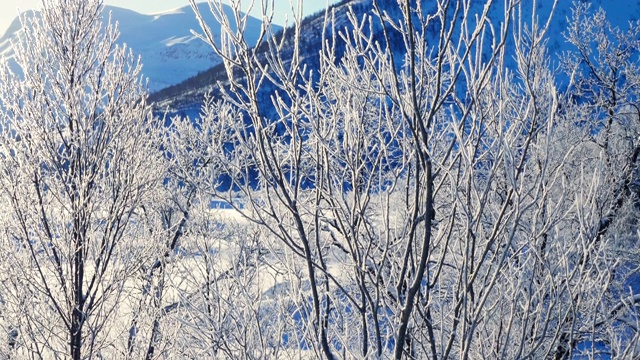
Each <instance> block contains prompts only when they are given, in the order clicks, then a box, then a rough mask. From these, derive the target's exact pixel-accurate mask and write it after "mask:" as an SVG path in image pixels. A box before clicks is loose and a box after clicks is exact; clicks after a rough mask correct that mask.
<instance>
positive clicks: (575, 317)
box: [172, 0, 640, 359]
mask: <svg viewBox="0 0 640 360" xmlns="http://www.w3.org/2000/svg"><path fill="white" fill-rule="evenodd" d="M361 3H363V4H365V6H364V7H366V8H368V9H369V10H368V11H366V12H365V14H366V16H365V17H363V18H360V17H359V16H356V15H355V14H356V13H355V12H351V13H350V15H348V16H344V17H340V16H339V15H338V14H331V13H327V14H326V15H327V16H326V22H325V27H324V28H323V30H324V33H323V36H325V41H324V42H323V48H322V49H318V51H319V54H320V60H319V65H318V67H311V66H309V67H307V66H306V65H307V63H306V61H308V59H307V58H305V55H308V54H304V53H302V51H301V50H302V49H301V45H300V44H301V43H302V42H304V39H303V38H304V37H306V36H310V34H308V33H305V32H304V29H303V27H302V22H301V21H300V19H299V18H296V19H294V25H293V27H292V28H290V29H289V30H288V32H287V33H286V34H285V35H284V36H283V37H281V38H278V37H270V35H271V34H270V27H269V23H268V22H269V16H268V12H266V13H265V16H264V19H265V24H264V27H263V31H264V35H265V37H264V38H265V39H266V44H263V45H262V46H261V47H259V48H256V47H254V45H256V44H249V43H247V42H246V41H245V38H244V37H243V28H242V24H243V23H244V21H243V16H244V15H243V14H242V12H241V8H240V5H239V2H236V3H235V13H234V14H233V15H231V16H229V15H228V14H225V12H224V11H223V7H222V4H221V2H218V1H210V5H211V10H212V11H213V12H214V14H215V15H216V16H217V18H218V19H219V20H220V22H221V23H222V24H223V28H224V31H223V32H222V35H221V38H220V39H217V38H216V36H215V35H214V34H213V33H212V32H211V31H210V30H209V28H208V27H207V26H206V24H205V23H204V22H202V25H203V38H204V39H205V40H207V41H208V42H209V43H210V44H211V46H212V47H213V48H214V49H215V50H216V51H217V52H218V53H219V54H220V55H221V56H222V58H223V60H224V65H225V68H226V72H227V75H228V78H229V82H228V85H227V84H221V86H223V88H224V90H223V94H222V96H221V98H220V99H212V100H210V101H207V102H206V103H205V106H204V107H203V112H202V116H201V119H198V120H196V121H195V124H196V126H195V127H194V126H193V124H192V120H186V119H185V120H183V121H180V120H178V119H174V126H175V129H176V131H175V133H174V134H173V140H172V141H173V144H178V145H176V146H178V147H179V144H182V147H183V151H182V152H181V151H179V150H176V151H174V152H173V153H174V154H176V158H177V159H176V160H179V163H178V162H177V163H176V164H177V167H179V168H182V169H183V171H182V173H181V174H182V175H181V176H182V179H183V181H184V182H185V183H189V184H191V185H192V186H193V187H194V188H195V189H197V192H198V193H199V194H200V195H199V196H202V199H205V201H207V200H206V199H208V198H207V196H211V197H213V198H214V199H216V200H218V201H223V202H225V203H226V204H228V205H229V206H231V207H233V208H234V209H235V211H237V212H239V213H241V214H242V215H243V216H244V217H245V218H246V219H248V220H250V221H252V222H253V223H255V224H257V225H258V226H259V227H260V228H262V229H263V230H264V233H265V234H269V236H264V237H263V238H262V239H260V244H259V246H257V248H258V249H262V250H263V251H264V254H263V256H262V257H261V261H258V264H257V265H256V263H255V262H254V263H252V264H254V265H252V266H258V267H260V268H261V269H262V271H263V274H269V275H268V276H271V277H272V278H273V279H274V282H275V283H276V285H275V286H274V288H273V289H272V290H270V291H268V292H263V293H262V294H263V297H256V299H259V300H261V301H264V303H263V304H265V305H264V307H260V306H257V307H255V306H254V307H253V308H252V309H254V311H255V312H256V313H257V314H262V317H260V318H261V319H262V322H261V323H262V324H264V323H268V322H269V321H276V320H278V321H280V322H278V324H280V326H285V327H288V328H287V329H286V331H284V333H285V334H286V336H282V337H281V340H282V341H281V342H280V343H278V346H283V347H284V348H285V350H286V351H287V353H289V354H290V353H291V352H293V353H295V352H304V351H310V352H313V353H314V354H315V356H318V357H323V358H328V359H334V358H338V357H346V358H364V357H374V356H390V357H393V358H395V359H401V358H433V359H439V358H445V359H447V358H452V357H458V358H465V359H466V358H509V359H520V358H535V359H538V358H555V359H568V358H571V357H572V356H574V355H579V354H584V355H587V356H596V355H597V354H599V353H601V352H608V353H610V354H612V355H613V356H615V357H622V358H631V357H634V356H638V353H639V352H640V343H639V340H640V338H639V336H638V331H637V323H638V320H639V318H638V303H639V302H640V298H639V297H638V296H637V295H636V294H634V293H633V287H630V285H631V284H633V280H632V279H633V277H636V278H637V269H638V251H637V248H638V243H637V214H638V213H637V211H638V210H637V206H638V203H637V195H636V193H637V185H635V184H636V181H635V179H636V177H637V165H638V164H637V160H638V154H639V153H640V150H639V149H640V143H639V142H638V141H640V140H639V139H640V137H639V136H640V127H639V126H638V122H639V117H638V112H637V111H635V110H634V109H636V108H637V99H638V88H637V86H636V85H635V84H636V81H637V75H636V72H637V71H636V68H637V61H638V60H637V54H638V49H637V40H636V39H637V31H638V26H637V25H634V26H633V27H632V29H631V30H630V31H629V32H628V33H623V32H621V31H619V30H615V29H611V28H610V27H607V25H606V21H605V20H604V17H603V15H602V14H601V13H598V14H597V15H596V16H595V17H594V18H593V19H590V20H585V16H586V15H585V14H586V12H585V11H584V8H583V7H582V5H578V10H577V11H576V14H577V15H576V18H575V19H573V24H574V25H573V27H571V28H570V29H569V31H568V33H567V37H568V40H569V41H570V42H572V43H574V44H575V45H576V46H577V48H578V49H577V52H576V55H575V56H568V57H567V58H566V59H565V61H564V69H568V70H569V75H570V76H569V79H570V82H571V83H570V84H568V87H567V84H564V85H562V84H561V83H560V81H558V79H559V78H560V77H559V75H560V74H559V73H558V72H556V71H555V70H554V69H553V66H552V65H551V60H550V55H549V54H548V53H547V50H546V48H545V36H546V31H547V27H546V26H545V25H538V24H537V23H535V22H533V23H532V22H531V21H536V19H537V16H535V9H536V8H537V7H536V4H530V5H527V4H524V3H522V4H521V2H519V1H505V2H503V1H500V2H496V1H491V0H488V1H485V2H483V4H484V6H476V3H477V2H476V1H471V0H439V1H413V0H403V1H397V2H396V1H376V0H374V1H371V2H361ZM192 5H193V7H194V9H196V6H195V3H194V2H193V1H192ZM357 5H358V6H359V3H358V4H357ZM525 6H531V8H532V9H533V14H534V16H532V17H527V18H525V16H524V15H523V14H524V13H526V12H524V11H522V8H523V7H525ZM473 9H478V10H479V11H477V12H475V13H474V12H473V11H472V10H473ZM490 12H492V13H493V14H496V13H499V14H503V16H501V17H499V18H496V17H495V15H494V16H492V17H491V18H489V15H488V14H489V13H490ZM231 24H239V25H238V28H237V29H236V28H235V26H231ZM542 24H545V21H542ZM585 24H591V25H588V26H586V25H585ZM345 25H346V26H345ZM581 31H586V32H587V33H586V34H582V33H581ZM594 34H595V35H597V36H592V35H594ZM608 34H612V36H607V35H608ZM631 38H633V39H634V40H632V39H631ZM591 40H593V41H595V43H592V42H590V41H591ZM615 44H619V45H615ZM259 49H267V50H266V51H263V50H259ZM594 50H597V53H596V52H594ZM309 61H311V60H309ZM560 86H564V88H566V90H562V91H560V90H558V87H560ZM189 128H191V129H192V131H188V130H187V129H189ZM209 201H210V200H209ZM198 229H202V227H198ZM274 263H277V264H280V266H273V264H274ZM264 276H267V275H264ZM635 281H636V282H637V279H636V280H635ZM276 290H280V291H284V293H286V294H288V296H289V302H288V303H284V302H280V304H281V305H280V307H278V309H279V310H278V311H274V310H273V308H272V307H271V306H273V304H274V303H276V302H275V301H274V300H275V299H280V297H279V295H278V296H275V295H274V294H281V293H282V292H279V291H276ZM204 301H205V302H206V301H207V300H206V299H204ZM218 304H219V303H218ZM267 304H268V305H267ZM206 308H207V307H206V306H202V307H201V308H200V309H206ZM267 308H269V309H270V311H271V312H269V311H266V309H267ZM193 311H198V310H197V309H195V308H194V309H193ZM199 314H200V315H199V318H204V317H206V318H207V319H209V320H210V321H211V323H208V324H207V326H214V327H215V326H220V323H216V321H222V320H220V319H216V318H215V317H211V316H208V315H207V314H206V313H203V312H202V311H200V312H199ZM283 314H285V315H283ZM286 314H289V315H288V316H289V317H288V318H289V319H294V321H291V322H288V323H287V322H286V321H282V320H283V318H284V319H287V316H286ZM271 316H273V317H271ZM190 326H194V327H198V326H200V325H198V324H194V323H190ZM244 331H245V332H247V333H251V331H250V330H248V329H246V328H245V329H244ZM253 334H254V335H256V334H262V332H261V328H260V327H254V330H253ZM247 339H249V340H251V339H260V337H259V336H252V337H247V338H245V340H247ZM249 340H247V341H249ZM245 345H246V346H253V347H254V348H262V349H264V350H265V352H263V353H267V352H266V349H265V347H271V349H273V346H274V345H273V344H271V343H269V342H259V341H257V340H256V341H254V342H252V343H250V344H245ZM231 353H232V352H231ZM240 354H242V353H241V352H237V353H236V355H237V356H240ZM230 356H231V355H230Z"/></svg>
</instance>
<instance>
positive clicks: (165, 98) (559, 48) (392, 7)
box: [151, 0, 640, 116]
mask: <svg viewBox="0 0 640 360" xmlns="http://www.w3.org/2000/svg"><path fill="white" fill-rule="evenodd" d="M583 1H587V2H589V3H591V11H592V12H595V11H596V10H597V9H599V8H600V7H602V8H603V9H604V10H605V11H606V13H607V19H608V20H609V21H610V22H611V23H612V25H614V26H617V27H619V28H620V29H623V30H625V29H627V28H628V27H629V21H636V20H638V19H640V0H633V1H628V2H625V6H620V5H621V3H620V2H619V1H613V0H591V1H588V0H583ZM434 3H435V2H433V1H426V0H423V4H424V5H423V6H424V9H425V10H426V11H427V12H428V11H430V10H435V9H432V8H434V6H435V5H434ZM485 3H486V1H481V0H477V1H473V2H472V7H471V9H470V10H469V13H470V14H472V15H470V17H469V18H470V19H474V18H475V15H480V14H482V11H483V9H484V4H485ZM552 4H553V1H551V0H549V1H538V3H537V7H536V8H535V13H534V9H532V7H531V2H530V1H524V2H523V3H522V5H521V6H520V7H518V9H517V11H516V13H517V14H519V15H520V16H522V18H523V20H524V22H525V23H527V24H530V23H531V21H532V19H533V18H537V19H538V22H539V23H540V25H544V22H545V21H546V19H547V17H548V15H549V14H550V12H551V6H552ZM379 5H380V6H381V7H382V8H383V9H382V10H383V11H387V13H388V14H389V16H391V17H392V18H399V17H400V16H401V14H400V12H399V10H398V6H397V3H396V1H379ZM350 8H351V9H352V10H353V12H354V14H355V16H356V18H360V19H362V18H363V17H364V16H365V14H367V13H369V12H371V9H372V0H344V1H341V2H339V3H337V4H335V5H333V6H331V7H330V11H331V12H332V14H333V19H334V20H333V21H334V23H333V24H332V25H331V26H327V28H326V29H327V37H328V38H330V36H331V29H332V28H333V29H336V31H339V32H345V27H346V28H347V30H346V31H348V28H349V27H350V26H351V25H350V22H349V20H348V16H347V13H348V11H349V9H350ZM572 8H573V2H572V1H569V0H567V1H565V0H561V1H559V2H558V4H557V7H556V9H555V12H554V16H553V18H552V20H551V22H550V26H549V31H548V32H547V47H548V50H549V53H550V54H551V60H552V61H553V62H554V63H557V60H558V55H559V54H561V53H562V52H566V51H568V50H574V49H573V48H572V45H571V44H569V43H567V42H566V41H565V37H564V35H563V33H564V32H565V31H566V29H567V25H568V23H569V22H568V19H570V18H571V15H572ZM205 13H207V11H205V12H204V13H203V14H205ZM503 14H504V2H503V1H494V2H493V5H492V7H491V8H490V10H489V13H488V17H489V19H490V20H491V21H492V24H493V26H494V28H495V29H496V31H499V29H500V25H501V24H502V22H501V20H500V19H502V18H503V17H504V15H503ZM324 18H325V13H324V11H321V12H318V13H316V14H314V15H311V16H308V17H307V18H305V19H304V21H303V23H302V31H301V33H302V34H304V36H302V37H301V39H300V44H301V49H302V50H301V51H302V54H301V56H302V58H303V59H304V62H305V64H306V65H307V70H308V71H309V70H311V69H317V66H318V64H319V60H318V53H319V51H320V49H321V41H322V39H321V34H322V32H323V26H324V25H323V22H324ZM374 22H375V21H374ZM472 22H473V20H472ZM514 30H515V31H518V30H520V29H511V30H510V38H512V37H513V31H514ZM521 30H522V31H525V29H521ZM372 31H374V36H373V38H374V40H379V41H380V42H381V43H384V40H383V36H382V30H381V27H380V26H376V24H374V26H373V27H372ZM287 34H293V31H289V32H288V33H287ZM391 35H392V36H393V34H391ZM430 35H432V36H433V40H434V41H433V42H432V44H437V42H436V41H435V40H436V38H437V36H438V35H439V32H438V29H435V28H433V29H431V31H430ZM277 36H279V37H282V36H283V35H282V33H281V34H278V35H277ZM285 36H287V37H290V36H289V35H285ZM338 39H339V37H338ZM509 41H512V40H509ZM285 43H286V44H287V45H285V48H284V49H283V50H282V52H283V53H285V54H286V53H287V51H289V52H290V51H291V48H290V47H291V46H293V41H291V40H290V39H285ZM485 43H486V44H487V46H491V42H490V41H489V42H485ZM394 45H396V46H397V49H394V51H397V52H399V54H398V55H400V56H399V58H402V56H403V54H402V49H401V47H402V40H401V38H400V36H398V42H397V43H396V44H392V47H393V46H394ZM287 46H289V48H287ZM509 48H513V46H509ZM343 49H344V44H340V41H338V42H337V43H336V55H337V56H336V62H339V61H340V56H341V51H342V50H343ZM267 50H268V49H267V48H266V46H264V48H262V49H258V50H257V52H258V54H260V53H261V52H266V51H267ZM259 56H260V55H259ZM514 56H515V54H513V56H507V58H506V59H505V64H506V66H507V67H511V68H515V62H514V60H513V57H514ZM558 80H559V81H563V78H562V77H561V76H559V77H558ZM226 82H227V75H226V73H225V70H224V67H223V66H222V65H217V66H214V67H212V68H210V69H208V70H206V71H204V72H203V73H201V74H198V75H197V76H194V77H191V78H189V79H187V80H185V81H184V82H182V83H180V84H176V85H173V86H170V87H167V88H165V89H163V90H162V91H159V92H157V93H155V94H152V96H151V100H152V101H154V102H156V103H157V104H158V108H159V109H162V110H165V109H169V110H170V111H171V112H174V113H180V114H188V115H191V116H194V115H197V114H198V112H199V109H200V106H201V104H202V102H203V99H204V95H205V94H207V93H209V92H211V93H212V94H213V95H214V96H216V94H218V90H217V88H218V85H217V84H218V83H221V84H225V83H226ZM265 91H267V92H268V87H267V89H265Z"/></svg>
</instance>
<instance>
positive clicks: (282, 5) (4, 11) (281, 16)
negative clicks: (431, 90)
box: [0, 0, 337, 37]
mask: <svg viewBox="0 0 640 360" xmlns="http://www.w3.org/2000/svg"><path fill="white" fill-rule="evenodd" d="M201 1H204V0H197V2H201ZM274 1H275V12H274V22H275V23H277V24H279V25H284V21H285V17H286V16H287V14H290V13H291V10H290V9H291V3H290V0H274ZM291 1H293V2H294V6H296V2H297V1H301V0H291ZM242 2H243V3H246V4H248V3H249V1H248V0H243V1H242ZM260 2H261V1H260V0H256V6H255V7H256V8H258V9H259V6H260V5H259V4H260ZM328 2H329V3H330V4H333V3H335V2H337V0H328ZM40 3H41V1H40V0H0V37H2V35H4V33H5V31H6V30H7V28H8V27H9V25H11V22H12V21H13V20H14V19H15V18H16V17H17V16H18V9H20V11H25V10H30V9H36V8H38V7H39V6H40ZM104 3H105V4H106V5H113V6H119V7H122V8H126V9H131V10H134V11H137V12H139V13H143V14H153V13H157V12H161V11H165V10H170V9H175V8H179V7H183V6H188V5H189V1H188V0H105V1H104ZM326 3H327V0H306V1H304V2H303V12H304V13H305V14H312V13H314V12H316V11H318V10H321V9H324V8H325V6H326ZM257 11H259V10H257ZM289 19H291V15H289ZM289 22H291V20H289Z"/></svg>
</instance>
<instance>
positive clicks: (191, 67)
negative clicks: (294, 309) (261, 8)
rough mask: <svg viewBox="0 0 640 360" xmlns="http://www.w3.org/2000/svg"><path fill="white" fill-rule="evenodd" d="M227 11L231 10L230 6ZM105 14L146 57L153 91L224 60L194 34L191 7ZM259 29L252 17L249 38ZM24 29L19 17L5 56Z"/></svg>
mask: <svg viewBox="0 0 640 360" xmlns="http://www.w3.org/2000/svg"><path fill="white" fill-rule="evenodd" d="M199 7H200V9H201V13H202V14H203V16H204V17H205V20H206V21H207V24H209V26H211V28H212V30H213V31H214V33H215V34H217V33H218V29H219V26H216V24H217V22H216V21H215V19H214V17H213V15H212V14H211V12H210V11H209V8H208V5H207V4H206V3H201V4H199ZM226 11H231V10H230V8H228V7H227V8H226ZM104 13H105V18H106V17H108V14H109V13H111V17H112V21H113V22H118V25H119V29H120V39H119V40H120V41H119V42H120V43H124V44H127V46H128V47H130V48H131V49H132V50H133V52H134V53H135V54H136V55H140V56H142V63H143V73H144V75H145V76H146V77H148V78H149V90H150V91H151V92H154V91H157V90H160V89H162V88H165V87H167V86H170V85H174V84H177V83H180V82H181V81H183V80H185V79H187V78H189V77H192V76H195V75H197V74H198V73H200V72H202V71H204V70H206V69H209V68H210V67H212V66H214V65H216V64H218V63H219V62H220V60H219V58H218V57H217V56H216V55H215V54H214V53H213V51H212V50H211V47H210V46H209V45H207V44H206V43H204V42H203V41H201V40H200V39H198V38H197V37H196V36H194V35H193V34H192V33H191V30H192V29H194V30H196V31H200V25H199V24H198V21H197V20H196V17H195V14H194V12H193V9H192V8H191V7H190V6H186V7H183V8H178V9H172V10H167V11H163V12H160V13H156V14H149V15H146V14H140V13H137V12H135V11H131V10H127V9H123V8H118V7H114V6H105V7H104ZM27 16H34V12H29V13H27ZM259 30H260V20H258V19H255V18H251V17H250V18H249V20H248V22H247V34H246V35H247V39H249V40H250V41H251V42H255V41H257V40H256V39H257V37H258V35H259V33H260V31H259ZM20 32H21V25H20V21H19V20H18V19H17V18H16V19H15V20H14V21H13V23H12V25H11V26H10V27H9V29H8V30H7V32H6V33H5V34H4V36H3V37H2V38H1V39H0V54H1V55H2V56H3V57H5V58H8V59H11V58H12V56H13V45H12V41H13V42H15V41H16V40H17V39H19V37H20Z"/></svg>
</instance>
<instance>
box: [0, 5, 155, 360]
mask: <svg viewBox="0 0 640 360" xmlns="http://www.w3.org/2000/svg"><path fill="white" fill-rule="evenodd" d="M22 26H23V31H22V33H21V38H20V40H19V41H18V42H17V43H15V44H14V47H15V61H16V63H17V65H18V71H16V72H15V73H14V72H12V71H11V70H10V68H9V67H8V65H7V64H6V63H5V64H4V65H3V66H2V69H1V70H0V103H1V104H2V105H1V107H0V115H1V120H2V130H1V132H0V199H1V201H2V208H3V213H2V215H1V216H0V223H1V229H2V236H1V240H0V241H1V244H2V245H1V247H2V262H1V264H0V268H1V270H0V273H2V275H0V279H1V284H2V285H1V287H0V298H1V305H0V307H1V309H0V328H2V330H3V333H2V334H1V335H0V339H1V340H0V341H1V342H2V343H3V344H2V347H0V349H1V351H2V356H3V357H7V358H8V357H11V354H17V355H19V357H24V358H27V357H28V358H72V359H82V358H95V357H100V356H106V357H112V358H118V357H122V356H123V354H122V353H121V352H120V351H122V349H124V348H125V346H126V338H127V336H126V335H127V334H128V328H127V327H126V322H125V321H123V318H126V317H127V316H128V315H129V313H130V311H131V309H130V307H129V306H128V304H129V302H128V301H125V300H129V299H130V298H131V296H133V295H134V294H136V292H134V291H132V290H131V289H132V288H133V287H134V285H135V284H136V281H135V278H134V275H135V274H136V273H137V271H138V270H139V269H140V268H141V267H143V266H145V265H147V264H146V263H145V262H146V261H148V259H149V258H150V256H151V255H152V254H154V253H155V251H156V237H157V236H160V233H161V228H157V227H156V225H155V224H156V222H155V220H154V219H153V216H152V215H151V214H152V213H153V206H152V205H153V203H154V201H153V200H154V199H153V197H154V196H156V194H157V189H158V188H159V187H161V186H162V181H163V178H164V174H163V170H162V169H163V162H162V154H161V152H160V140H161V137H160V126H161V123H159V122H158V121H157V120H155V119H154V118H153V116H152V113H151V111H150V108H149V106H148V105H147V104H146V102H145V98H146V90H145V87H144V84H143V83H142V81H141V76H140V69H141V66H140V64H139V62H138V61H137V60H136V59H135V58H134V57H133V55H132V54H131V53H130V51H129V50H128V49H126V48H125V47H122V46H118V45H116V39H117V37H118V30H117V27H116V25H115V24H112V23H111V21H110V19H109V20H107V21H106V22H104V21H103V13H102V1H100V0H88V1H86V0H59V1H56V0H51V1H49V0H43V1H42V3H41V9H40V12H39V13H37V15H36V16H34V17H31V18H29V17H23V18H22ZM123 323H125V324H123ZM7 334H8V335H7ZM122 344H125V345H122Z"/></svg>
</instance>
